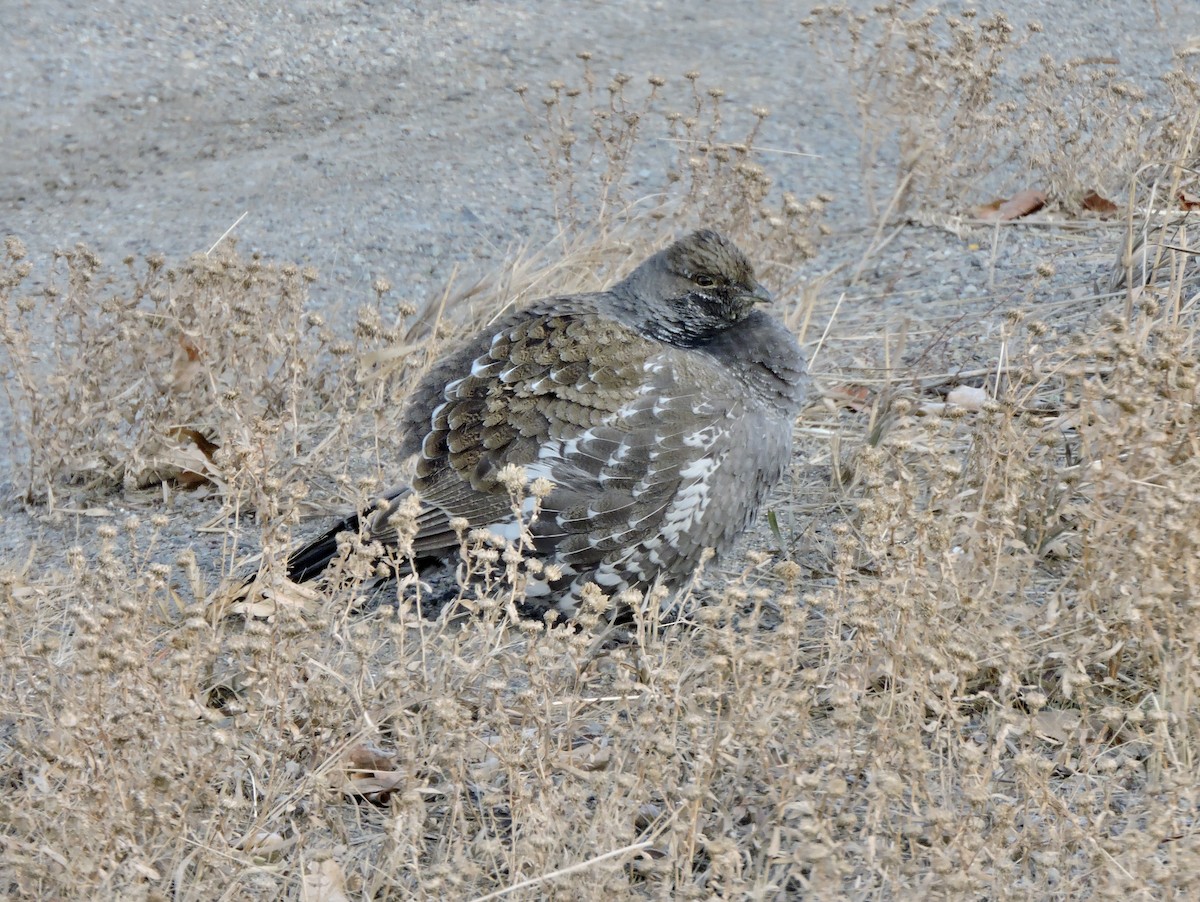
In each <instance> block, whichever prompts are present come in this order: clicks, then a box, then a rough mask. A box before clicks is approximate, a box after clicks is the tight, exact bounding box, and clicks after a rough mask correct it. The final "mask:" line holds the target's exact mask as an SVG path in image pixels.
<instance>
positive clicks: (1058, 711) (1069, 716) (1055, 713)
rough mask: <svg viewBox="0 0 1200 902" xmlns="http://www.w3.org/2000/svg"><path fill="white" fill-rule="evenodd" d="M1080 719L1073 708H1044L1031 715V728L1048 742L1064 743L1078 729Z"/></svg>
mask: <svg viewBox="0 0 1200 902" xmlns="http://www.w3.org/2000/svg"><path fill="white" fill-rule="evenodd" d="M1080 720H1081V715H1080V713H1079V712H1078V711H1077V710H1075V709H1074V708H1045V709H1043V710H1041V711H1038V712H1037V714H1035V715H1033V730H1034V732H1035V733H1037V735H1038V736H1040V737H1041V738H1042V739H1045V740H1046V741H1048V742H1053V743H1054V744H1056V745H1066V744H1067V743H1068V742H1069V741H1070V740H1071V737H1072V736H1074V734H1075V731H1076V730H1077V729H1079V722H1080Z"/></svg>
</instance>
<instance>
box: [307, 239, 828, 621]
mask: <svg viewBox="0 0 1200 902" xmlns="http://www.w3.org/2000/svg"><path fill="white" fill-rule="evenodd" d="M770 300H771V296H770V294H769V293H768V292H767V290H766V289H765V288H764V287H763V286H762V285H760V284H759V283H758V282H757V281H756V280H755V278H754V270H753V267H752V266H751V264H750V262H749V260H748V259H747V258H746V256H745V254H743V253H742V251H741V250H739V249H738V248H737V247H736V246H735V245H734V244H733V243H732V242H731V241H730V240H729V239H728V238H726V237H724V236H723V235H721V234H719V233H717V232H714V231H711V230H701V231H697V232H694V233H692V234H690V235H688V236H686V237H684V238H682V239H681V240H679V241H677V242H675V243H674V244H672V245H670V246H669V247H667V248H666V249H664V250H662V251H660V252H659V253H656V254H654V255H653V256H651V257H650V258H648V259H647V260H645V261H644V262H642V263H641V264H640V265H639V266H638V267H637V268H636V269H634V270H633V272H631V273H630V274H629V275H628V276H627V277H626V278H625V279H624V280H622V281H620V282H618V283H617V284H615V285H613V286H612V287H611V288H609V289H608V290H607V291H602V292H596V293H591V294H576V295H565V296H561V297H552V298H547V299H545V300H541V301H537V302H535V303H533V304H532V305H531V306H529V307H526V308H524V309H522V310H519V311H517V312H515V313H512V314H510V315H508V316H507V317H505V318H504V319H501V320H500V321H498V322H497V323H495V324H494V325H492V326H490V327H488V328H487V329H485V330H483V331H482V332H480V333H479V334H478V335H476V336H475V337H474V338H472V339H471V340H470V341H468V342H467V343H466V344H465V345H463V346H462V347H461V348H460V349H458V350H457V351H455V352H453V353H451V354H449V355H448V356H446V357H445V358H444V359H442V360H441V361H440V362H439V363H437V364H436V365H435V366H434V367H433V369H432V370H431V371H430V372H429V373H428V374H427V375H426V376H425V377H424V379H423V380H422V381H421V382H420V384H419V386H418V387H417V389H416V391H415V393H414V394H413V396H412V398H411V400H410V402H409V404H408V407H407V410H406V412H405V414H404V416H403V422H402V426H403V430H404V444H403V446H402V451H403V453H404V455H405V456H406V457H408V456H410V455H417V463H416V475H415V478H414V479H413V483H412V486H411V488H409V487H405V488H403V489H400V490H397V491H395V492H393V493H391V494H390V495H389V496H388V497H387V498H386V499H384V501H385V502H386V503H383V502H381V503H380V505H379V506H377V508H376V509H375V510H374V511H372V512H368V513H364V514H363V515H362V516H361V518H360V517H359V516H352V517H349V518H348V519H346V520H344V521H342V522H341V523H338V524H337V525H336V526H334V527H333V528H332V529H330V530H329V531H328V532H326V533H325V534H324V535H322V536H320V537H319V538H317V539H315V540H314V541H312V542H311V543H309V544H308V545H305V546H304V547H302V548H300V549H299V550H297V551H295V552H294V553H293V554H292V555H291V556H290V557H289V559H288V565H287V567H288V576H289V578H291V579H292V580H294V581H296V582H302V581H305V580H309V579H312V578H313V577H315V576H317V575H319V574H320V573H321V572H322V571H323V570H324V569H325V568H326V566H327V565H328V564H329V563H330V561H332V560H334V559H335V558H337V557H338V556H339V535H341V534H342V533H345V532H351V533H355V534H361V535H362V536H363V537H364V538H365V539H367V540H369V541H374V542H379V543H381V545H383V546H388V545H392V546H395V545H396V544H397V543H398V541H399V536H398V534H397V528H396V522H397V521H396V519H394V518H393V515H394V514H396V513H397V512H398V511H400V510H401V508H402V506H404V510H406V511H413V512H415V520H416V533H415V536H412V535H411V521H409V530H410V535H408V536H406V539H408V538H411V553H410V552H409V547H408V544H407V541H406V542H405V543H404V544H405V554H406V555H408V556H409V558H410V559H411V560H413V561H415V562H417V563H418V566H419V564H420V562H422V561H428V560H430V559H434V558H438V559H443V560H444V559H447V558H449V557H450V556H451V555H457V553H458V551H459V549H460V547H461V544H462V542H461V534H462V530H463V528H464V521H465V523H466V524H467V525H468V526H469V527H470V528H471V529H482V530H484V531H485V533H482V534H484V535H488V536H489V537H491V538H492V539H493V540H495V541H501V540H513V541H516V540H518V539H519V538H520V537H521V536H522V535H524V537H525V538H526V540H527V541H530V542H531V544H532V556H534V557H536V558H537V559H539V560H540V561H541V562H542V563H543V566H542V567H539V568H536V569H531V570H530V572H529V575H528V578H527V580H526V582H525V601H526V607H525V610H526V611H534V612H538V611H541V612H544V611H546V610H548V609H555V610H557V611H558V612H559V613H560V614H562V615H564V616H566V617H568V618H570V617H572V616H574V615H575V614H577V612H578V609H579V606H580V600H581V598H582V597H583V596H584V587H585V586H587V585H588V584H589V583H594V584H595V586H596V587H597V588H598V589H599V590H600V591H602V592H603V593H604V594H605V595H607V596H609V597H610V598H613V597H615V596H617V595H619V594H620V593H622V592H623V591H624V590H626V589H637V590H640V591H642V592H647V591H649V590H650V589H651V588H653V587H654V586H656V585H664V586H666V587H667V588H668V589H669V590H674V589H675V588H678V587H679V585H680V584H681V583H683V582H685V581H686V580H687V579H688V578H689V577H690V576H691V575H692V574H693V573H694V572H695V570H696V568H697V567H698V565H699V563H700V561H701V556H702V554H703V552H704V550H705V548H710V547H711V548H712V549H714V550H715V551H716V552H717V553H718V554H720V553H721V552H722V551H725V550H727V549H728V548H729V547H730V546H731V545H732V544H733V542H734V541H735V540H736V539H737V537H738V536H739V535H740V534H741V533H742V532H743V531H744V530H745V529H746V528H747V526H749V524H750V523H751V521H752V520H753V519H754V517H755V515H756V513H757V512H758V510H759V508H760V507H761V506H762V504H763V502H764V500H765V499H766V497H767V493H768V492H769V491H770V489H771V488H772V487H773V486H774V485H775V484H776V483H777V482H778V481H779V480H780V478H781V477H782V475H783V472H784V470H785V468H786V467H787V465H788V462H789V459H790V456H791V447H792V423H793V420H794V418H795V417H796V415H797V413H798V412H799V409H800V406H801V404H802V402H803V401H804V398H805V394H806V391H807V386H808V378H807V371H806V364H805V359H804V357H803V355H802V353H801V351H800V347H799V345H798V343H797V341H796V338H795V337H794V336H793V335H792V334H791V333H790V332H789V331H788V329H787V328H786V327H785V326H784V325H783V324H782V323H781V322H779V321H778V320H776V319H774V318H772V317H771V316H769V315H767V314H766V313H765V312H763V311H762V310H760V309H758V305H759V304H760V303H769V302H770ZM508 465H515V466H516V467H519V468H521V471H515V470H513V469H511V468H508V469H506V468H507V467H508ZM514 472H523V476H524V479H525V480H526V484H527V485H528V484H530V483H533V481H534V480H538V479H539V477H542V478H544V479H543V480H542V481H541V482H540V486H541V492H540V494H541V497H540V499H537V498H535V497H534V495H536V494H537V493H536V492H535V493H533V494H529V493H526V494H527V497H526V498H525V501H524V504H523V505H514V495H513V494H512V493H511V491H510V489H511V487H512V486H511V482H512V474H513V473H514ZM547 480H548V483H547V482H546V481H547ZM414 494H415V499H414V498H413V496H414ZM539 501H540V503H537V502H539ZM518 509H519V510H520V512H521V515H522V519H523V520H524V521H525V522H524V524H523V525H522V524H521V523H518V522H517V517H518V515H517V511H518ZM523 529H524V530H527V531H525V532H522V530H523ZM479 534H480V533H477V535H479ZM343 551H344V549H343Z"/></svg>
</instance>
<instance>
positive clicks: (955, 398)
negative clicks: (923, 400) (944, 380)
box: [946, 385, 990, 410]
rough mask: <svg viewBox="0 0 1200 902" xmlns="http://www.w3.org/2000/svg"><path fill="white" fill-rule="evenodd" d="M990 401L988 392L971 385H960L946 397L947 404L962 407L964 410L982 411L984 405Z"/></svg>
mask: <svg viewBox="0 0 1200 902" xmlns="http://www.w3.org/2000/svg"><path fill="white" fill-rule="evenodd" d="M989 400H990V399H989V398H988V393H987V392H986V391H984V390H983V389H982V388H973V387H972V386H970V385H960V386H958V387H957V388H952V389H951V390H950V393H949V394H948V395H946V403H948V404H953V405H954V406H955V407H961V408H962V409H963V410H982V409H983V405H984V404H986V403H987V402H988V401H989Z"/></svg>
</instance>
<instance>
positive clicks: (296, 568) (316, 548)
mask: <svg viewBox="0 0 1200 902" xmlns="http://www.w3.org/2000/svg"><path fill="white" fill-rule="evenodd" d="M358 528H359V518H358V514H353V515H352V516H349V517H347V518H346V519H345V520H343V521H341V522H340V523H338V524H337V525H336V526H334V527H333V528H332V529H330V530H329V531H328V532H326V533H324V534H323V535H321V536H318V537H317V538H315V539H313V540H312V541H311V542H309V543H308V544H307V545H304V546H302V547H300V548H297V549H296V550H295V551H293V552H292V553H291V554H290V555H289V556H288V560H287V576H288V579H290V580H291V581H292V582H294V583H302V582H306V581H308V580H310V579H313V578H315V577H317V576H320V575H321V573H322V571H324V569H325V568H326V567H327V566H328V565H329V562H330V561H332V560H333V558H334V556H335V555H336V554H337V549H338V541H337V539H338V536H339V535H341V534H342V533H344V532H351V533H355V534H357V533H358Z"/></svg>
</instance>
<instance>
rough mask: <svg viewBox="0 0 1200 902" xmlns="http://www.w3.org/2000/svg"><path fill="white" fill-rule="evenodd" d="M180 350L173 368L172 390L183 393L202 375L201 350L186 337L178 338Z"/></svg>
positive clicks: (177, 352)
mask: <svg viewBox="0 0 1200 902" xmlns="http://www.w3.org/2000/svg"><path fill="white" fill-rule="evenodd" d="M178 342H179V350H178V351H176V352H175V361H174V363H173V364H172V366H171V390H172V391H174V392H182V391H184V390H185V389H187V388H188V386H190V385H191V384H192V382H193V381H195V379H196V377H197V376H199V375H200V369H201V357H200V349H199V348H198V347H196V345H195V343H194V342H193V341H192V340H191V339H190V338H188V337H187V336H186V335H180V336H179V338H178Z"/></svg>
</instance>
